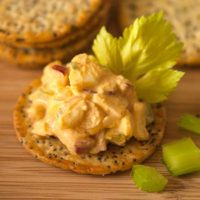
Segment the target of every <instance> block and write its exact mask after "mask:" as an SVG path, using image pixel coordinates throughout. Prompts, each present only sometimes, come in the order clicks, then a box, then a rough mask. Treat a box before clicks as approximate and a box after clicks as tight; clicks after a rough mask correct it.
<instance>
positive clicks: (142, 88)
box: [135, 68, 184, 103]
mask: <svg viewBox="0 0 200 200" xmlns="http://www.w3.org/2000/svg"><path fill="white" fill-rule="evenodd" d="M183 75H184V73H183V72H180V71H177V70H173V69H162V68H158V69H152V70H151V71H149V72H147V73H146V74H145V75H144V76H143V77H141V78H140V79H138V80H136V82H135V87H136V91H137V94H138V96H139V97H140V98H141V99H143V100H145V101H147V102H149V103H158V102H161V101H163V100H165V99H166V98H167V95H168V94H169V93H170V92H171V91H172V90H173V89H174V88H175V87H176V85H177V83H178V81H179V80H180V79H181V77H182V76H183Z"/></svg>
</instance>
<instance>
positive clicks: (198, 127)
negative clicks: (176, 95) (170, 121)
mask: <svg viewBox="0 0 200 200" xmlns="http://www.w3.org/2000/svg"><path fill="white" fill-rule="evenodd" d="M178 125H179V126H180V127H181V128H184V129H186V130H189V131H192V132H194V133H197V134H200V118H199V117H195V116H193V115H190V114H184V115H182V116H181V118H180V120H179V122H178Z"/></svg>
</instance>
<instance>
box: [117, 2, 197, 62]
mask: <svg viewBox="0 0 200 200" xmlns="http://www.w3.org/2000/svg"><path fill="white" fill-rule="evenodd" d="M199 7H200V1H199V0H190V1H188V0H182V1H177V0H162V1H160V0H154V1H151V0H135V1H132V0H124V1H119V13H118V16H119V25H120V27H121V30H123V29H124V28H125V27H126V26H128V25H130V24H131V23H132V22H133V20H134V19H135V18H136V17H138V16H141V15H148V14H151V13H153V12H156V11H160V10H163V11H164V14H165V16H166V18H167V19H168V20H169V21H170V22H171V23H172V25H173V26H174V31H175V33H176V35H177V36H178V37H179V38H180V40H181V41H182V42H183V43H184V52H183V54H182V57H181V58H180V60H179V64H186V65H198V64H199V63H200V34H199V33H200V26H199V23H200V18H199V13H200V12H199Z"/></svg>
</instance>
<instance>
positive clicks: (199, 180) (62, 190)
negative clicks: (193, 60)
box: [0, 63, 200, 200]
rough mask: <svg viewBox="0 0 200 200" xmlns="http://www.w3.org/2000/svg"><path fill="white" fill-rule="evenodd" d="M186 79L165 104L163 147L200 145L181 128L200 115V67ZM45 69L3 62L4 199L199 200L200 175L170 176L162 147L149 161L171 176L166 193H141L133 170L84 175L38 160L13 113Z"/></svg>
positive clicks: (0, 164) (0, 147)
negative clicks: (179, 141) (184, 142)
mask: <svg viewBox="0 0 200 200" xmlns="http://www.w3.org/2000/svg"><path fill="white" fill-rule="evenodd" d="M183 70H184V71H186V75H185V77H184V78H183V80H182V82H181V83H180V85H179V86H178V88H177V90H176V91H175V92H174V93H173V94H172V95H171V96H170V98H169V100H168V102H167V103H166V107H167V112H168V125H167V130H166V136H165V138H164V140H163V143H165V142H168V141H171V140H174V139H176V138H181V137H185V136H191V137H192V138H193V139H194V141H195V142H196V143H197V144H199V145H200V137H199V136H196V135H193V134H191V133H188V132H186V131H183V130H180V129H179V128H178V127H177V125H176V122H177V119H178V118H179V117H180V114H181V113H184V112H189V113H200V68H199V69H198V67H196V68H189V67H188V68H183ZM40 74H41V70H38V71H25V70H21V69H18V68H16V67H14V66H11V65H8V64H5V63H0V199H20V200H21V199H69V200H75V199H76V200H83V199H84V200H89V199H91V200H92V199H95V200H103V199H107V200H128V199H134V200H147V199H148V200H153V199H156V200H167V199H170V200H188V199H189V200H199V199H200V173H195V174H192V175H187V176H184V177H181V178H175V177H172V176H170V174H169V173H168V171H167V170H166V168H165V166H164V165H163V164H162V162H161V150H160V148H159V149H158V151H156V152H155V154H154V155H153V156H152V157H151V158H150V159H149V160H148V161H147V162H146V163H145V164H148V165H150V166H154V167H156V168H157V169H158V170H159V171H160V172H162V173H163V174H164V175H165V176H167V177H168V178H169V184H168V186H167V188H166V190H165V191H164V192H162V193H159V194H151V193H145V192H142V191H140V190H139V189H137V188H136V187H135V185H134V184H133V183H132V181H131V178H130V172H129V171H128V172H125V173H118V174H115V175H109V176H105V177H97V176H89V175H79V174H75V173H73V172H69V171H64V170H61V169H57V168H54V167H51V166H48V165H45V164H43V163H42V162H40V161H38V160H36V159H35V158H33V157H32V156H31V155H30V154H29V153H27V152H26V151H25V149H24V148H23V147H22V146H21V144H20V143H19V142H18V141H17V138H16V136H15V132H14V129H13V123H12V110H13V107H14V104H15V102H16V99H17V97H18V96H19V95H20V94H21V92H22V91H23V88H24V87H25V86H26V85H27V84H28V83H29V82H30V81H31V80H32V79H35V78H36V77H39V76H40Z"/></svg>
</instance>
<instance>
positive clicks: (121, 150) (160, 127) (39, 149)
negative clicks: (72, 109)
mask: <svg viewBox="0 0 200 200" xmlns="http://www.w3.org/2000/svg"><path fill="white" fill-rule="evenodd" d="M39 86H40V80H36V81H33V82H32V84H30V86H29V87H28V88H27V89H26V90H25V92H24V93H23V94H22V95H21V96H20V97H19V99H18V101H17V104H16V107H15V110H14V126H15V130H16V134H17V137H18V139H19V141H20V142H21V143H22V144H23V146H24V147H25V148H26V149H27V150H28V151H29V152H31V154H33V155H34V156H35V157H36V158H38V159H39V160H41V161H43V162H45V163H47V164H50V165H53V166H56V167H59V168H62V169H67V170H72V171H74V172H77V173H82V174H95V175H105V174H110V173H115V172H118V171H125V170H128V169H130V168H131V167H132V165H133V164H134V163H141V162H143V161H144V160H145V159H146V158H148V157H149V156H150V155H151V154H152V153H153V152H154V151H155V149H156V147H157V146H158V145H159V144H160V142H161V140H162V137H163V135H164V129H165V121H166V116H165V109H164V107H163V106H161V105H157V106H154V108H153V111H154V116H155V120H154V122H153V123H151V124H150V125H149V126H148V127H147V129H148V131H149V133H150V139H149V140H148V141H145V142H144V141H143V142H139V141H136V140H135V139H132V140H130V141H129V142H128V143H127V144H126V145H125V146H124V147H119V146H116V145H110V146H109V147H108V150H107V151H105V152H101V153H98V154H96V155H95V154H85V155H80V156H78V155H77V156H74V155H70V154H69V152H68V150H67V148H66V147H65V146H64V145H63V144H62V143H61V142H60V141H59V140H58V139H57V138H55V137H39V136H36V135H34V134H33V133H31V126H32V125H31V123H30V122H29V119H28V116H27V113H26V111H27V109H28V107H29V106H30V104H31V102H30V101H29V100H28V96H29V95H30V94H31V93H32V92H33V91H34V90H35V89H37V88H38V87H39Z"/></svg>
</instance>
